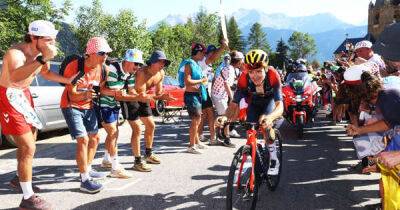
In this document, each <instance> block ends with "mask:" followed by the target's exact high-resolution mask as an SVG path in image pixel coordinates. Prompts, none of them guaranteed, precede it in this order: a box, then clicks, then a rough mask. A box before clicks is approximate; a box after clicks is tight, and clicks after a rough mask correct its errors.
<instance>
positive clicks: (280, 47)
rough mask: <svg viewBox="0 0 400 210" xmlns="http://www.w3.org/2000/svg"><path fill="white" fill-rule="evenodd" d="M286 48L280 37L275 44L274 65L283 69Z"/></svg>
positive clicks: (287, 48) (286, 53)
mask: <svg viewBox="0 0 400 210" xmlns="http://www.w3.org/2000/svg"><path fill="white" fill-rule="evenodd" d="M288 50H289V46H287V45H286V43H285V42H284V41H283V39H282V38H281V40H279V41H278V44H277V45H276V65H277V66H278V68H280V69H283V66H284V63H285V61H286V59H287V57H288Z"/></svg>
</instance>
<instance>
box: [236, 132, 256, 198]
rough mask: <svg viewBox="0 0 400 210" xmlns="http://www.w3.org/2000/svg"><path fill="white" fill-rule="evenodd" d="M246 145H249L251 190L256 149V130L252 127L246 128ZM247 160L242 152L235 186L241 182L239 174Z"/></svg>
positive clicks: (251, 188) (252, 187)
mask: <svg viewBox="0 0 400 210" xmlns="http://www.w3.org/2000/svg"><path fill="white" fill-rule="evenodd" d="M246 145H248V146H250V148H251V164H252V167H251V173H250V183H249V184H250V191H251V192H253V190H254V177H255V176H254V168H255V165H256V151H257V131H256V130H255V129H254V127H252V128H250V129H249V130H247V142H246ZM246 160H247V155H245V154H242V162H241V163H240V168H239V175H238V180H237V186H238V188H239V186H240V182H241V174H242V171H243V165H244V163H245V162H246Z"/></svg>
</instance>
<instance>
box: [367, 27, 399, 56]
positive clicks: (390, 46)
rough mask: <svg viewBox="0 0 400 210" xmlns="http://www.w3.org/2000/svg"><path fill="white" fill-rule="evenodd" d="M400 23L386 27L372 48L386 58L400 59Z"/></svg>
mask: <svg viewBox="0 0 400 210" xmlns="http://www.w3.org/2000/svg"><path fill="white" fill-rule="evenodd" d="M399 34H400V23H394V24H391V25H389V26H387V27H386V28H385V30H383V32H382V33H381V35H380V36H379V38H378V41H377V42H376V43H375V44H374V46H373V47H372V49H373V50H374V52H376V53H378V54H379V55H381V56H382V57H383V58H384V59H387V60H390V61H395V62H398V61H400V50H399V49H400V38H399Z"/></svg>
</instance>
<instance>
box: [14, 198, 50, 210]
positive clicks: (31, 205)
mask: <svg viewBox="0 0 400 210" xmlns="http://www.w3.org/2000/svg"><path fill="white" fill-rule="evenodd" d="M19 209H40V210H51V209H53V206H52V205H51V204H50V203H49V202H47V201H45V200H44V199H43V198H42V197H40V196H38V195H35V194H34V195H32V196H31V197H30V198H28V199H26V200H25V199H22V201H21V203H20V204H19Z"/></svg>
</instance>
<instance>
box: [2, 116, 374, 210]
mask: <svg viewBox="0 0 400 210" xmlns="http://www.w3.org/2000/svg"><path fill="white" fill-rule="evenodd" d="M157 120H158V121H159V120H160V119H157ZM188 124H189V120H188V119H184V121H183V122H181V123H170V124H161V123H157V126H156V134H155V144H154V145H155V147H154V149H155V152H156V153H157V154H158V155H159V157H160V158H161V160H162V164H161V165H154V166H153V167H152V168H153V171H152V172H150V173H143V172H136V171H132V170H129V171H130V172H131V173H132V174H133V178H131V179H126V180H121V179H113V178H107V179H105V180H103V181H102V182H103V183H104V185H105V190H103V191H102V192H100V193H98V194H94V195H91V194H85V193H81V192H80V191H79V182H78V170H77V168H76V163H75V142H74V141H72V140H71V139H70V137H69V135H68V132H67V131H57V132H51V133H47V134H45V135H41V136H40V139H41V140H40V141H38V145H37V153H36V156H35V160H34V183H36V184H37V185H39V186H40V187H41V188H42V193H40V195H42V196H43V197H45V198H46V199H47V200H48V201H50V202H51V203H53V204H54V205H55V206H56V207H57V209H96V210H100V209H107V210H108V209H224V208H225V190H226V181H227V175H228V170H229V166H230V163H231V160H232V157H233V155H232V154H233V153H234V152H235V151H236V149H232V148H226V147H221V146H216V147H210V148H208V149H207V150H205V151H204V154H202V155H194V154H188V153H186V152H185V151H186V147H187V145H188V138H189V135H188ZM280 130H281V133H282V134H283V138H284V141H283V143H284V161H283V174H282V179H281V182H280V185H279V187H278V189H277V190H276V191H275V192H267V193H266V194H265V195H264V196H263V197H262V198H261V200H260V202H259V204H258V207H259V209H351V208H362V209H363V208H366V206H368V205H370V204H374V203H378V202H379V195H378V194H379V192H378V184H377V183H378V181H377V180H378V179H379V174H372V175H358V174H355V173H352V172H349V171H348V170H347V169H346V168H347V167H348V166H349V165H350V164H354V163H356V162H357V160H356V157H355V153H354V150H353V146H352V145H353V143H352V140H351V138H349V137H347V136H346V135H345V133H344V127H343V125H337V126H331V125H330V123H329V122H328V121H325V119H324V115H320V116H319V118H318V119H317V122H316V123H315V124H314V125H312V126H310V128H306V130H305V132H306V133H305V135H304V138H303V139H302V140H300V139H297V138H296V135H295V130H294V128H292V127H291V126H290V125H289V124H287V123H284V124H283V126H282V127H281V129H280ZM120 133H121V136H120V139H119V155H120V162H121V163H122V164H123V165H124V166H125V168H127V169H128V168H131V167H132V165H133V157H132V153H131V150H130V145H129V142H130V140H129V139H130V134H131V132H130V129H129V126H128V125H127V124H126V123H125V124H124V125H123V126H121V132H120ZM101 137H102V140H103V141H102V144H101V145H100V147H99V149H98V152H97V155H96V159H95V161H94V164H95V168H97V169H100V167H99V165H100V163H101V158H102V156H103V152H104V144H103V143H104V138H105V133H104V131H103V130H101ZM233 142H234V143H236V144H237V145H241V144H244V143H245V140H244V139H233ZM96 164H97V165H96ZM15 168H16V160H15V149H13V148H2V149H1V150H0V209H13V208H17V207H18V205H19V203H20V201H21V197H22V195H21V194H20V193H18V192H16V191H13V190H10V188H9V187H8V181H9V180H10V179H11V178H12V177H13V176H14V174H15Z"/></svg>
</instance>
